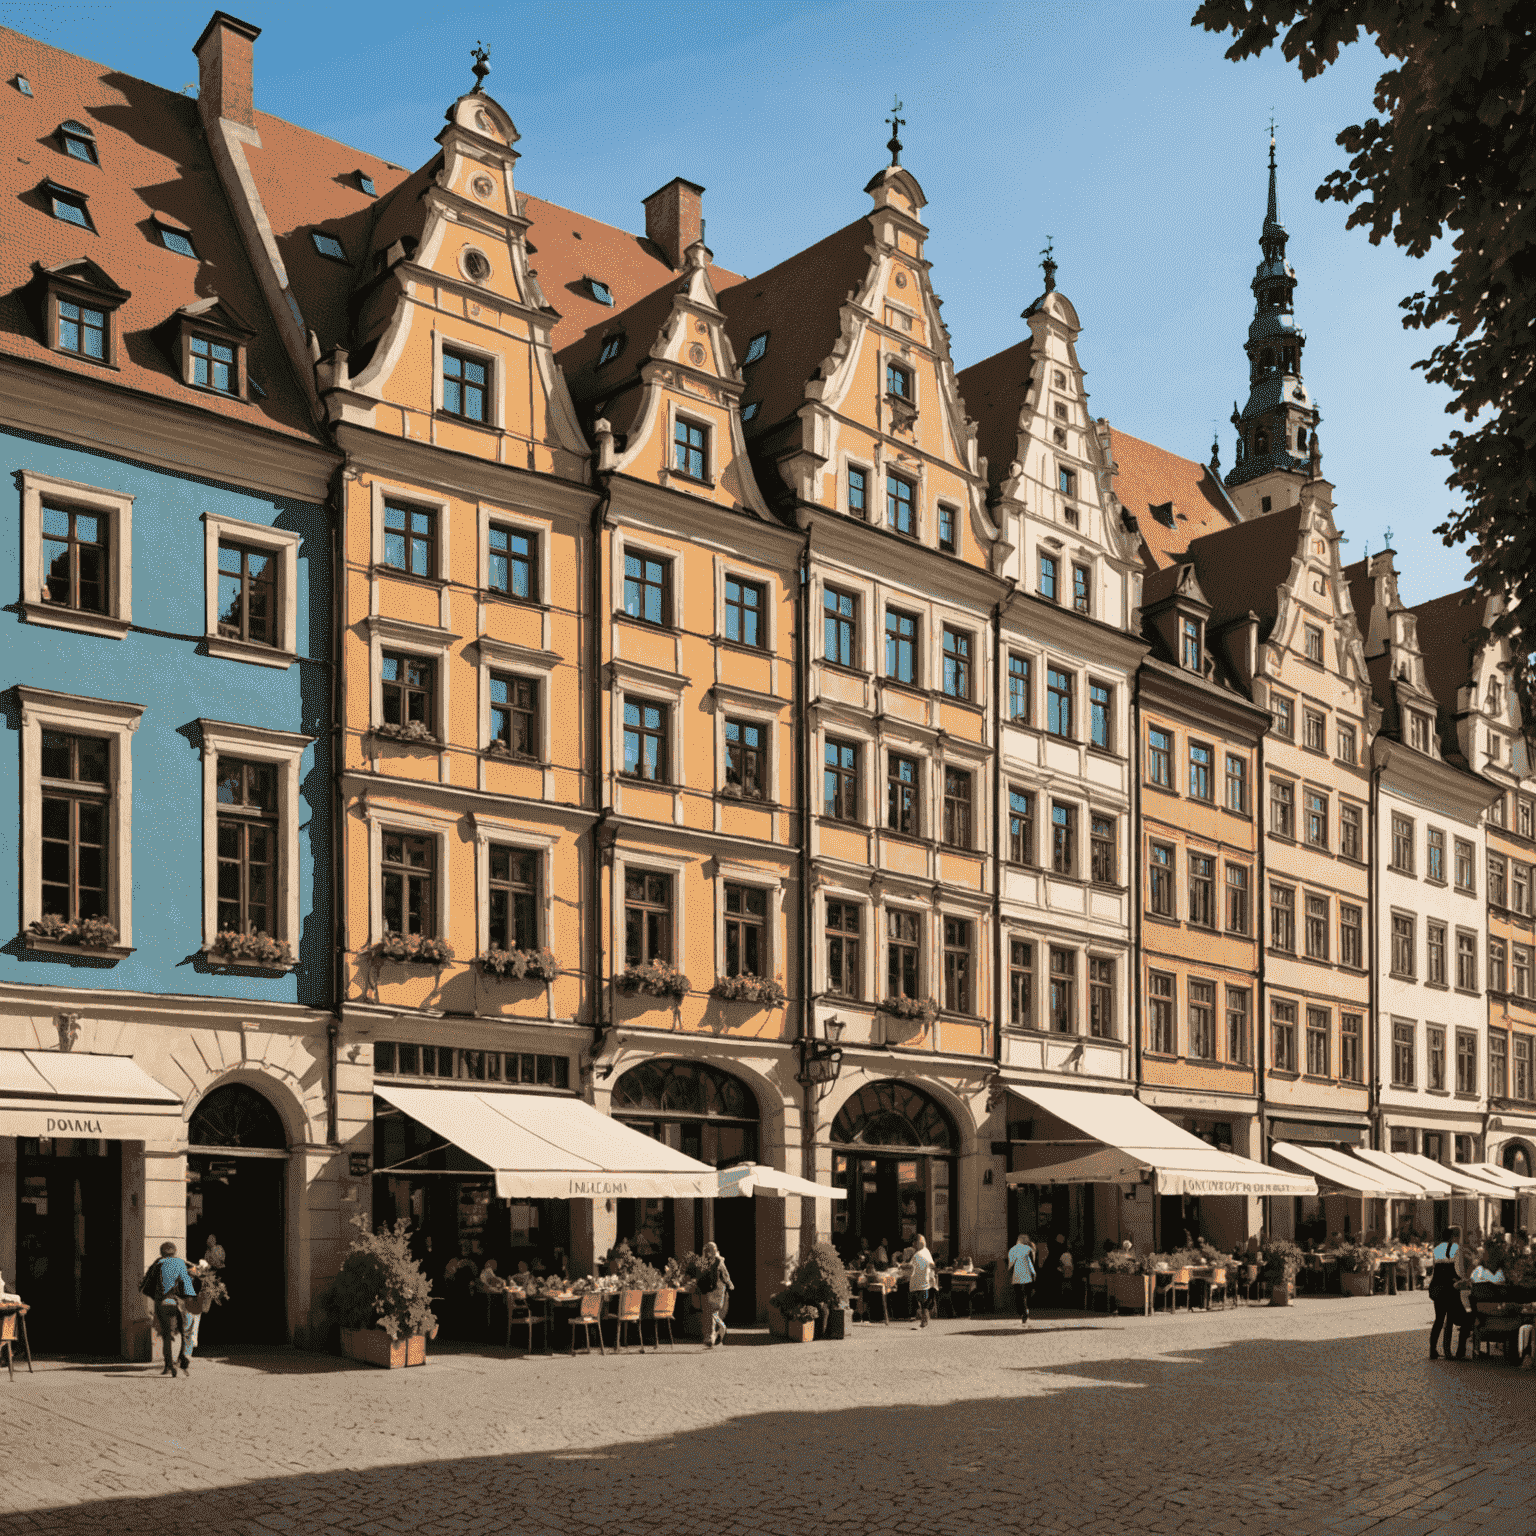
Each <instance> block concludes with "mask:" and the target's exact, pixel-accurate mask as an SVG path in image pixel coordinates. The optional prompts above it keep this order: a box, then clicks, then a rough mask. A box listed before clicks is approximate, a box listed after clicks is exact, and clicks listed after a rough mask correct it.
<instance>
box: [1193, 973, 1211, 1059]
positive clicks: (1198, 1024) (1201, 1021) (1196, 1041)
mask: <svg viewBox="0 0 1536 1536" xmlns="http://www.w3.org/2000/svg"><path fill="white" fill-rule="evenodd" d="M1189 1054H1190V1057H1191V1058H1192V1059H1194V1060H1198V1061H1215V1059H1216V988H1215V987H1214V986H1213V985H1212V984H1211V983H1210V982H1208V981H1191V982H1190V983H1189Z"/></svg>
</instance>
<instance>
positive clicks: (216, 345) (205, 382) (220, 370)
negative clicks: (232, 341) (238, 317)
mask: <svg viewBox="0 0 1536 1536" xmlns="http://www.w3.org/2000/svg"><path fill="white" fill-rule="evenodd" d="M187 351H188V353H189V354H190V359H191V365H192V370H191V381H192V383H193V384H195V385H197V386H198V387H199V388H200V389H211V390H214V391H216V392H217V393H219V394H221V395H236V394H239V392H240V389H239V376H238V372H237V370H236V368H235V349H234V348H233V347H232V346H230V345H228V344H227V343H225V342H222V341H215V340H214V339H213V338H212V337H211V336H198V335H196V334H193V335H192V336H190V337H189V338H188V339H187Z"/></svg>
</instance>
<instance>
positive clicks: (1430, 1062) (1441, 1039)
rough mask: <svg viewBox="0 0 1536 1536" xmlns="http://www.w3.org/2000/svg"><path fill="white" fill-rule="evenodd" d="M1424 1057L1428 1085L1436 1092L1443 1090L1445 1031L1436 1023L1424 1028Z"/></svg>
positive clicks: (1442, 1091)
mask: <svg viewBox="0 0 1536 1536" xmlns="http://www.w3.org/2000/svg"><path fill="white" fill-rule="evenodd" d="M1425 1035H1426V1037H1427V1039H1426V1043H1425V1057H1426V1062H1427V1072H1428V1077H1429V1087H1430V1088H1431V1089H1432V1090H1434V1091H1435V1092H1436V1093H1444V1092H1445V1031H1444V1030H1443V1029H1442V1028H1441V1027H1440V1026H1439V1025H1438V1024H1431V1025H1430V1026H1429V1027H1428V1029H1426V1030H1425Z"/></svg>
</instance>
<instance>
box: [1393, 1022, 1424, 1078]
mask: <svg viewBox="0 0 1536 1536" xmlns="http://www.w3.org/2000/svg"><path fill="white" fill-rule="evenodd" d="M1416 1033H1417V1031H1416V1030H1415V1028H1414V1026H1413V1025H1412V1024H1403V1023H1399V1022H1397V1021H1396V1020H1394V1021H1393V1024H1392V1086H1393V1087H1394V1088H1412V1087H1413V1072H1414V1065H1415V1059H1416V1057H1417V1055H1418V1043H1417V1041H1416V1040H1415V1038H1414V1036H1415V1034H1416Z"/></svg>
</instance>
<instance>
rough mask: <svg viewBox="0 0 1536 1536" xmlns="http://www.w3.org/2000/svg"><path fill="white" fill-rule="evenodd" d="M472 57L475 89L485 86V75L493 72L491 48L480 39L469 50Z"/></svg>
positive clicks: (481, 88)
mask: <svg viewBox="0 0 1536 1536" xmlns="http://www.w3.org/2000/svg"><path fill="white" fill-rule="evenodd" d="M469 53H470V57H471V58H472V59H474V61H475V64H474V73H475V89H476V90H477V91H479V90H483V89H484V88H485V77H486V76H487V75H488V74H490V72H491V50H490V49H489V48H487V47H486V46H485V44H484V43H482V42H480V41H479V40H478V39H477V40H476V42H475V46H474V47H473V48H471V49H470V50H469Z"/></svg>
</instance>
